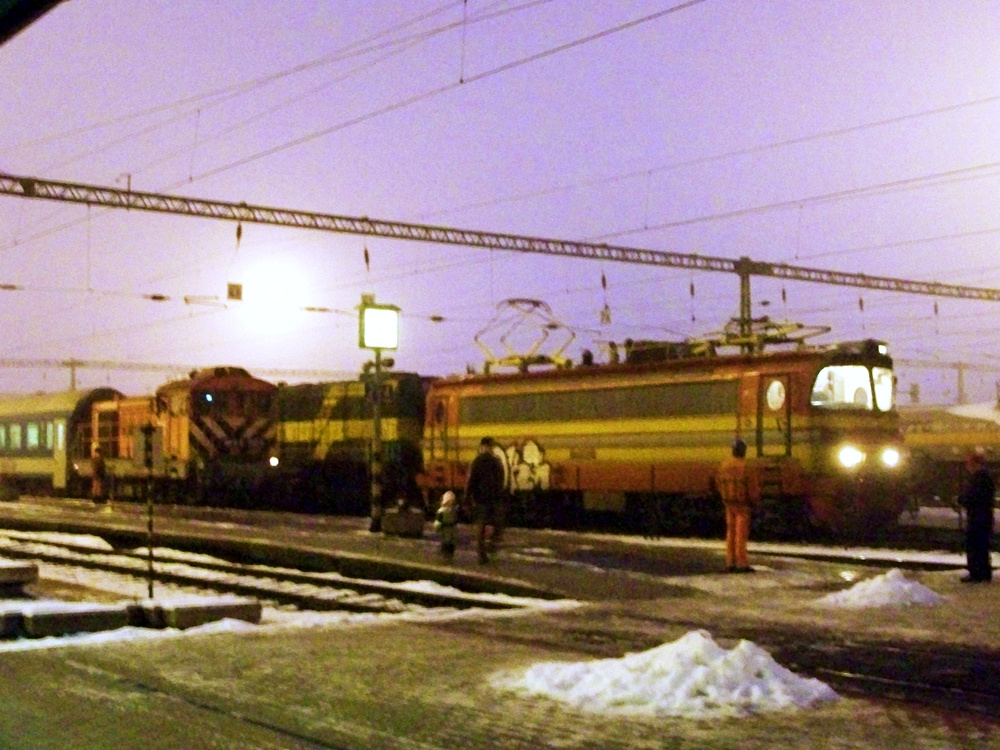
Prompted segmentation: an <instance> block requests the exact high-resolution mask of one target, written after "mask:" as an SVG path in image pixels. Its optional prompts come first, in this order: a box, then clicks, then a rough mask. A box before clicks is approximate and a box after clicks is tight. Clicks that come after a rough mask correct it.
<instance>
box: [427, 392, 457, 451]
mask: <svg viewBox="0 0 1000 750" xmlns="http://www.w3.org/2000/svg"><path fill="white" fill-rule="evenodd" d="M449 401H450V399H449V398H448V397H447V396H445V395H442V396H440V397H437V398H434V399H433V400H432V401H431V403H430V412H429V414H428V419H427V422H428V424H429V428H430V429H429V430H428V433H429V434H428V435H427V437H428V438H429V444H428V449H429V457H430V458H431V459H432V460H435V461H448V460H452V461H457V460H458V440H457V437H458V432H457V430H456V429H455V427H454V425H452V424H451V420H450V413H451V408H450V403H449Z"/></svg>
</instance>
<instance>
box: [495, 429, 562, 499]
mask: <svg viewBox="0 0 1000 750" xmlns="http://www.w3.org/2000/svg"><path fill="white" fill-rule="evenodd" d="M496 451H497V454H498V456H499V457H500V458H501V459H502V460H503V463H504V474H505V475H506V478H507V487H508V488H509V489H510V491H511V492H530V491H532V490H547V489H548V488H549V476H550V474H551V466H550V465H549V464H548V463H546V461H545V449H543V448H542V447H541V446H540V445H539V444H538V443H536V442H535V441H534V440H526V441H524V442H523V443H521V444H520V445H519V446H518V445H511V446H508V447H507V448H506V449H501V448H500V447H497V448H496Z"/></svg>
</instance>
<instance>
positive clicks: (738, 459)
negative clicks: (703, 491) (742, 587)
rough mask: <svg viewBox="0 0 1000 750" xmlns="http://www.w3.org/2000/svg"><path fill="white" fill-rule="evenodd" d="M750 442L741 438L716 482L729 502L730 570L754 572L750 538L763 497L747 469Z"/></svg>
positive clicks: (722, 495) (734, 443)
mask: <svg viewBox="0 0 1000 750" xmlns="http://www.w3.org/2000/svg"><path fill="white" fill-rule="evenodd" d="M746 455H747V444H746V443H744V442H743V441H742V440H740V439H739V438H737V439H736V440H734V441H733V452H732V455H731V456H727V457H726V458H725V459H723V461H722V463H721V464H719V470H718V472H717V473H716V475H715V486H716V488H717V489H718V491H719V495H720V497H721V498H722V502H723V504H724V505H725V506H726V572H728V573H750V572H752V571H753V568H751V567H750V560H749V555H748V554H747V541H748V540H749V539H750V516H751V515H752V514H753V509H754V507H755V506H756V505H757V503H758V502H759V500H760V491H759V489H758V487H757V483H756V482H755V481H754V480H753V476H752V474H751V472H748V471H747V462H746Z"/></svg>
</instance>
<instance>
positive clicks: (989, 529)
mask: <svg viewBox="0 0 1000 750" xmlns="http://www.w3.org/2000/svg"><path fill="white" fill-rule="evenodd" d="M965 468H966V469H967V470H968V472H969V475H970V476H969V483H968V485H966V487H965V490H963V492H962V495H961V496H960V497H959V499H958V502H959V504H960V505H961V506H962V507H963V508H965V555H966V560H967V564H968V568H969V575H967V576H965V577H964V578H962V583H989V582H990V580H991V579H992V578H993V566H992V565H991V564H990V538H991V537H992V536H993V498H994V495H995V494H996V487H995V486H994V484H993V477H991V476H990V472H989V470H988V469H987V468H986V459H985V457H984V456H983V454H981V453H977V452H972V453H969V455H968V457H967V458H966V461H965Z"/></svg>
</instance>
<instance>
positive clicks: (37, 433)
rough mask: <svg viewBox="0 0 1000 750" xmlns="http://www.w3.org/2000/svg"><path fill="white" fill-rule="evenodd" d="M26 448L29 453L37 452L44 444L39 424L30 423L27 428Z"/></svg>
mask: <svg viewBox="0 0 1000 750" xmlns="http://www.w3.org/2000/svg"><path fill="white" fill-rule="evenodd" d="M24 432H25V441H24V447H25V448H27V449H28V450H29V451H36V450H38V448H39V447H40V446H41V444H42V440H41V438H42V433H41V430H39V428H38V422H28V424H27V426H26V428H25V431H24Z"/></svg>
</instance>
